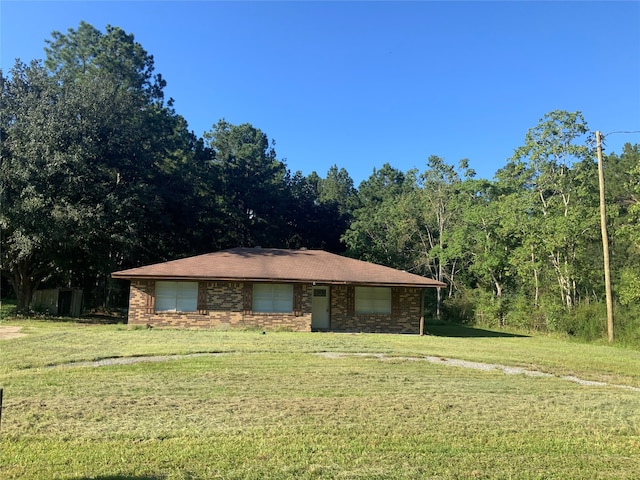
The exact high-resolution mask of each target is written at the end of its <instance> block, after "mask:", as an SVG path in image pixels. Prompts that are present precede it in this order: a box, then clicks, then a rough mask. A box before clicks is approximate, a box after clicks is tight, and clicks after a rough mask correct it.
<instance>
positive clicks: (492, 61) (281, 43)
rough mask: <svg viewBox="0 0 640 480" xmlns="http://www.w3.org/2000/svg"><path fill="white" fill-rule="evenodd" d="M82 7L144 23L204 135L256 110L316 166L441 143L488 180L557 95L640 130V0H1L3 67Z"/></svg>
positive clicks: (74, 22)
mask: <svg viewBox="0 0 640 480" xmlns="http://www.w3.org/2000/svg"><path fill="white" fill-rule="evenodd" d="M81 21H85V22H88V23H90V24H92V25H93V26H94V27H96V28H97V29H99V30H101V31H104V30H105V27H106V26H107V25H113V26H118V27H120V28H122V29H123V30H125V31H126V32H127V33H132V34H134V36H135V39H136V41H137V42H139V43H140V44H141V45H142V47H143V48H144V49H145V50H146V51H147V52H148V53H150V54H151V55H153V57H154V59H155V71H156V73H160V74H162V76H163V77H164V79H165V80H166V81H167V87H166V88H165V96H166V97H167V98H168V97H172V98H173V99H174V100H175V104H174V107H175V109H176V111H177V113H179V114H180V115H182V116H183V117H184V118H185V119H186V120H187V122H188V123H189V128H190V130H192V131H193V132H194V133H195V134H196V135H198V136H202V135H203V134H204V133H205V132H207V131H210V130H211V129H212V126H213V125H214V124H215V123H217V122H218V120H219V119H221V118H224V119H225V120H227V121H228V122H230V123H232V124H236V125H239V124H243V123H250V124H252V125H253V126H254V127H256V128H259V129H260V130H262V131H263V132H264V133H265V134H266V135H267V136H268V137H269V138H270V139H273V140H275V142H276V144H275V149H276V152H277V154H278V158H279V159H280V160H282V161H284V162H285V163H286V164H287V166H288V167H289V169H290V170H291V171H293V172H295V171H301V172H302V173H303V174H305V175H307V174H309V173H311V172H313V171H316V172H317V173H318V174H319V175H320V176H322V177H324V176H325V175H326V173H327V171H328V170H329V168H330V167H331V166H333V165H337V166H338V168H345V169H346V170H347V172H348V173H349V175H350V176H351V178H352V179H353V180H354V182H355V184H356V186H357V185H359V183H360V182H361V181H363V180H365V179H367V178H368V177H369V176H370V175H371V174H372V173H373V171H374V169H380V168H381V167H382V166H383V165H384V164H385V163H389V164H390V165H391V166H392V167H395V168H397V169H399V170H401V171H405V172H406V171H408V170H409V169H412V168H417V169H418V170H419V171H424V170H425V168H426V162H427V158H428V157H429V156H431V155H437V156H439V157H442V158H443V159H444V160H445V161H446V162H447V163H449V164H455V165H457V163H458V162H459V161H460V160H461V159H465V158H466V159H468V160H469V162H470V166H471V167H472V168H473V169H475V170H476V172H477V175H478V177H480V178H487V179H490V178H493V176H494V174H495V173H496V171H497V170H498V169H500V168H502V167H503V166H504V165H505V164H506V161H507V159H508V158H509V157H510V156H511V155H512V154H513V152H514V150H515V149H516V148H518V147H519V146H521V145H522V144H523V143H524V138H525V135H526V133H527V130H528V129H530V128H533V127H535V126H536V125H537V124H538V122H539V120H540V119H541V118H542V117H543V116H544V115H545V114H546V113H549V112H551V111H553V110H557V109H559V110H567V111H570V112H574V111H581V112H582V114H583V115H584V117H585V119H586V121H587V123H588V125H589V127H590V128H591V130H593V131H595V130H599V131H601V132H602V133H603V134H605V135H606V144H605V145H606V151H607V152H609V153H610V152H616V153H620V152H621V151H622V146H623V145H624V143H626V142H630V143H640V134H639V133H613V132H638V131H640V2H639V1H626V2H615V1H606V2H596V1H568V2H555V1H554V2H552V1H537V2H526V1H467V2H458V1H448V2H444V1H440V2H436V1H407V2H402V1H389V2H385V1H352V2H343V1H323V2H320V1H318V2H314V1H297V2H289V1H253V2H251V1H225V2H222V1H205V0H201V1H143V0H139V1H122V2H120V1H108V2H100V1H71V2H61V1H40V2H38V1H29V0H19V1H15V0H0V26H1V31H0V42H1V43H0V62H1V66H2V70H3V72H5V73H7V72H8V71H9V70H10V68H11V67H12V66H13V64H14V61H15V59H16V58H20V59H21V60H22V61H24V62H29V61H31V60H34V59H42V58H44V47H45V46H46V43H45V40H46V39H50V38H51V32H53V31H60V32H67V30H68V29H69V28H73V29H77V28H78V25H79V24H80V22H81ZM607 134H608V135H607Z"/></svg>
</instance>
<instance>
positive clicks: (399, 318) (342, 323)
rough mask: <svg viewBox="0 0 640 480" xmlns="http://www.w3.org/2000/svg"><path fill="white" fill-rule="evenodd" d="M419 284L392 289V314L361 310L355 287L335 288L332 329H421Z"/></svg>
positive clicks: (412, 331)
mask: <svg viewBox="0 0 640 480" xmlns="http://www.w3.org/2000/svg"><path fill="white" fill-rule="evenodd" d="M420 293H421V290H420V289H418V288H394V289H392V305H391V314H390V315H380V314H368V315H363V314H357V313H356V312H355V287H353V286H350V285H344V286H343V285H340V286H333V287H332V288H331V330H333V331H341V332H379V333H382V332H384V333H418V332H419V330H420Z"/></svg>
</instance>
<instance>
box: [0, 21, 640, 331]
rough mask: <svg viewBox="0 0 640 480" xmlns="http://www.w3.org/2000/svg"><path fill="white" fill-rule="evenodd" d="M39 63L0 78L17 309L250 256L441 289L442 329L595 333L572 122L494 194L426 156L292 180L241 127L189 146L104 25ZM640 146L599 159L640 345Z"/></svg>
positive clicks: (7, 233)
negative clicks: (37, 296) (65, 290)
mask: <svg viewBox="0 0 640 480" xmlns="http://www.w3.org/2000/svg"><path fill="white" fill-rule="evenodd" d="M45 53H46V57H45V60H44V61H43V62H41V61H31V62H30V63H29V64H25V63H22V62H20V61H17V62H16V64H15V66H14V67H13V68H12V69H11V70H10V71H9V72H8V73H7V74H4V73H2V72H0V91H1V98H0V102H1V103H0V111H1V112H2V115H1V119H0V135H1V138H2V142H1V146H0V149H1V150H0V155H1V164H0V175H1V185H0V201H1V202H2V208H1V211H0V226H1V228H2V245H1V248H2V251H1V252H0V255H1V261H2V274H3V282H8V283H9V284H10V285H11V287H12V290H13V293H14V294H15V297H16V299H17V308H18V311H21V312H24V311H28V309H29V306H30V299H31V296H32V294H33V292H34V291H35V289H37V288H39V287H42V286H47V285H48V286H54V285H55V286H62V285H70V286H78V287H81V288H83V290H84V291H85V298H86V302H87V304H88V305H89V306H90V307H98V306H102V307H110V306H114V305H118V304H121V303H122V302H123V301H126V296H125V295H123V291H124V290H123V286H122V285H120V284H118V283H117V282H114V281H112V280H111V279H110V273H111V272H112V271H115V270H119V269H123V268H128V267H131V266H136V265H141V264H145V263H153V262H159V261H164V260H168V259H173V258H179V257H184V256H188V255H195V254H199V253H205V252H210V251H215V250H220V249H224V248H231V247H236V246H258V245H261V246H265V247H266V246H269V247H282V248H300V247H307V248H323V249H326V250H329V251H332V252H336V253H345V254H347V255H350V256H353V257H356V258H360V259H363V260H369V261H374V262H377V263H381V264H384V265H388V266H392V267H395V268H400V269H403V270H407V271H411V272H414V273H417V274H421V275H428V276H431V277H433V278H436V279H438V280H441V281H444V282H445V283H447V285H448V288H447V289H442V290H439V291H438V292H437V293H436V294H435V295H434V298H433V299H432V305H430V307H429V308H430V310H431V312H432V314H433V315H434V316H437V317H439V318H443V319H451V320H457V321H469V322H471V321H473V322H477V323H480V324H485V325H492V326H498V325H503V326H504V325H511V326H517V327H523V328H545V329H556V330H562V331H566V332H569V333H576V334H580V335H583V336H584V335H587V336H588V335H593V336H597V335H599V332H600V323H599V322H600V320H601V316H602V311H603V310H602V309H603V304H604V301H603V295H604V293H603V292H604V284H603V274H602V254H601V246H600V240H599V238H600V237H599V236H600V230H599V223H598V222H599V217H598V184H597V165H596V162H595V153H594V146H593V143H592V142H591V141H590V134H591V132H590V130H589V128H588V126H587V123H586V121H585V119H584V118H583V116H582V114H581V113H580V112H565V111H553V112H550V113H548V114H547V115H545V116H544V118H542V119H541V120H540V122H539V123H538V125H536V126H535V127H533V128H531V129H530V130H529V132H528V133H527V134H526V136H525V137H524V139H523V144H522V145H521V146H519V147H517V148H516V149H515V151H514V155H513V157H512V158H511V159H509V160H508V161H507V162H506V165H505V166H504V167H503V168H502V169H500V170H499V171H498V172H497V174H496V176H495V177H494V179H493V180H485V179H477V178H476V176H475V173H474V171H473V170H472V169H471V167H470V165H469V161H467V160H462V161H460V162H459V163H458V164H457V165H450V164H448V163H447V162H446V161H445V160H444V159H442V158H440V157H437V156H431V157H429V158H428V160H427V163H426V168H425V170H424V171H422V172H420V171H418V170H410V171H407V172H403V171H400V170H398V169H396V168H394V167H393V166H391V165H390V164H385V165H384V166H382V167H381V168H380V169H374V170H373V173H372V175H371V176H370V177H369V178H368V179H366V180H364V181H363V182H362V183H361V184H360V185H359V186H358V187H357V188H356V186H355V185H354V182H353V180H352V179H351V177H350V176H349V174H348V172H347V171H346V170H345V169H344V168H339V167H338V166H333V167H331V168H330V169H329V171H328V172H327V173H326V174H325V176H324V177H321V176H320V175H318V174H317V173H316V172H313V173H311V174H309V175H303V174H302V173H301V172H291V171H290V170H289V169H288V167H287V165H286V163H285V162H284V161H282V160H280V159H278V157H277V154H276V150H275V144H274V142H273V141H272V140H270V139H269V138H268V136H267V135H266V134H265V133H264V132H262V131H261V130H260V129H258V128H256V127H254V126H252V125H250V124H242V125H232V124H230V123H228V122H227V121H225V120H224V119H222V120H219V121H217V122H216V123H214V124H213V126H212V128H211V130H210V131H209V132H207V133H205V134H204V135H203V136H202V138H199V137H197V136H196V135H194V134H193V132H190V131H189V129H188V124H187V122H186V120H185V119H184V118H183V117H182V116H180V115H179V114H178V113H177V112H176V111H175V109H174V107H173V100H172V99H166V98H165V96H164V87H165V85H166V82H165V80H164V79H163V77H162V76H161V75H160V74H157V73H156V72H155V70H154V62H153V56H152V55H150V54H149V53H148V52H146V51H145V50H144V48H143V47H142V46H141V45H140V44H139V43H137V42H136V41H135V39H134V36H133V35H131V34H128V33H126V32H124V31H123V30H122V29H120V28H118V27H112V26H107V27H106V29H105V31H104V32H101V31H99V30H97V29H95V28H94V27H93V26H91V25H89V24H87V23H84V22H83V23H81V24H80V25H79V27H78V28H77V29H75V30H74V29H69V30H68V32H66V33H64V34H63V33H60V32H54V33H53V34H52V38H51V39H49V40H48V41H47V46H46V48H45ZM639 148H640V147H639V146H638V145H631V144H627V145H625V147H624V149H623V152H622V153H621V154H620V155H619V156H618V155H616V154H614V153H612V154H608V155H606V158H605V164H606V172H605V173H606V182H607V206H608V213H609V219H608V222H609V224H610V227H611V230H610V231H611V232H612V234H611V237H612V238H611V246H612V262H613V264H612V270H613V280H614V286H615V293H616V300H617V307H618V308H619V309H620V310H621V311H622V312H623V314H622V317H621V318H622V319H623V320H622V321H621V323H620V328H623V329H625V328H626V329H627V330H628V331H629V332H634V331H635V332H638V331H640V329H639V328H638V327H637V323H638V313H640V309H639V304H640V273H639V272H640V255H639V249H640V227H639V226H638V225H640V222H638V220H639V218H638V217H639V216H640V203H639V198H640V197H639V194H640V167H639V165H640V150H639ZM604 327H605V325H604V324H603V325H602V328H604ZM585 329H587V330H588V331H586V330H585ZM629 335H631V334H629Z"/></svg>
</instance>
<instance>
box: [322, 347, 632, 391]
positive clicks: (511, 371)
mask: <svg viewBox="0 0 640 480" xmlns="http://www.w3.org/2000/svg"><path fill="white" fill-rule="evenodd" d="M320 355H322V356H325V357H328V358H341V357H347V356H365V357H375V358H379V359H380V360H409V361H420V360H421V361H426V362H429V363H435V364H438V365H447V366H451V367H463V368H471V369H474V370H484V371H489V370H500V371H502V372H503V373H505V374H506V375H525V376H527V377H544V378H559V379H561V380H566V381H568V382H574V383H578V384H580V385H587V386H592V387H615V388H624V389H626V390H633V391H634V392H640V387H632V386H631V385H616V384H612V383H606V382H597V381H593V380H585V379H583V378H578V377H575V376H573V375H563V376H558V375H553V374H551V373H545V372H540V371H537V370H527V369H526V368H522V367H510V366H507V365H498V364H495V363H481V362H470V361H467V360H459V359H456V358H443V357H429V356H427V357H391V356H388V355H384V354H381V353H373V354H367V353H333V352H326V353H322V354H320Z"/></svg>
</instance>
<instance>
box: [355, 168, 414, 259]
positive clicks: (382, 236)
mask: <svg viewBox="0 0 640 480" xmlns="http://www.w3.org/2000/svg"><path fill="white" fill-rule="evenodd" d="M416 188H417V186H416V177H415V172H413V171H410V172H408V173H407V174H404V173H403V172H401V171H400V170H398V169H396V168H393V167H392V166H391V165H389V164H385V165H383V167H382V168H381V169H380V170H374V171H373V174H372V175H371V176H370V177H369V178H368V179H367V180H364V181H363V182H362V183H361V184H360V187H359V188H358V203H359V207H358V208H357V209H356V210H355V211H354V213H353V221H352V222H351V225H350V227H349V229H348V230H347V231H346V232H345V234H344V235H343V237H342V239H343V241H344V242H345V244H346V245H347V252H348V254H349V255H350V256H353V257H356V258H361V259H364V260H368V261H372V262H375V263H380V264H383V265H388V266H391V267H395V268H402V269H406V268H407V265H409V264H410V260H409V257H408V255H407V252H406V251H405V249H404V247H403V245H404V242H405V233H404V231H403V230H402V226H401V225H402V222H403V221H404V218H405V217H406V215H405V214H404V212H403V211H402V209H400V208H399V204H401V203H402V201H401V200H402V199H403V198H404V196H405V195H408V194H409V193H410V192H412V191H413V190H415V189H416Z"/></svg>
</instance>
